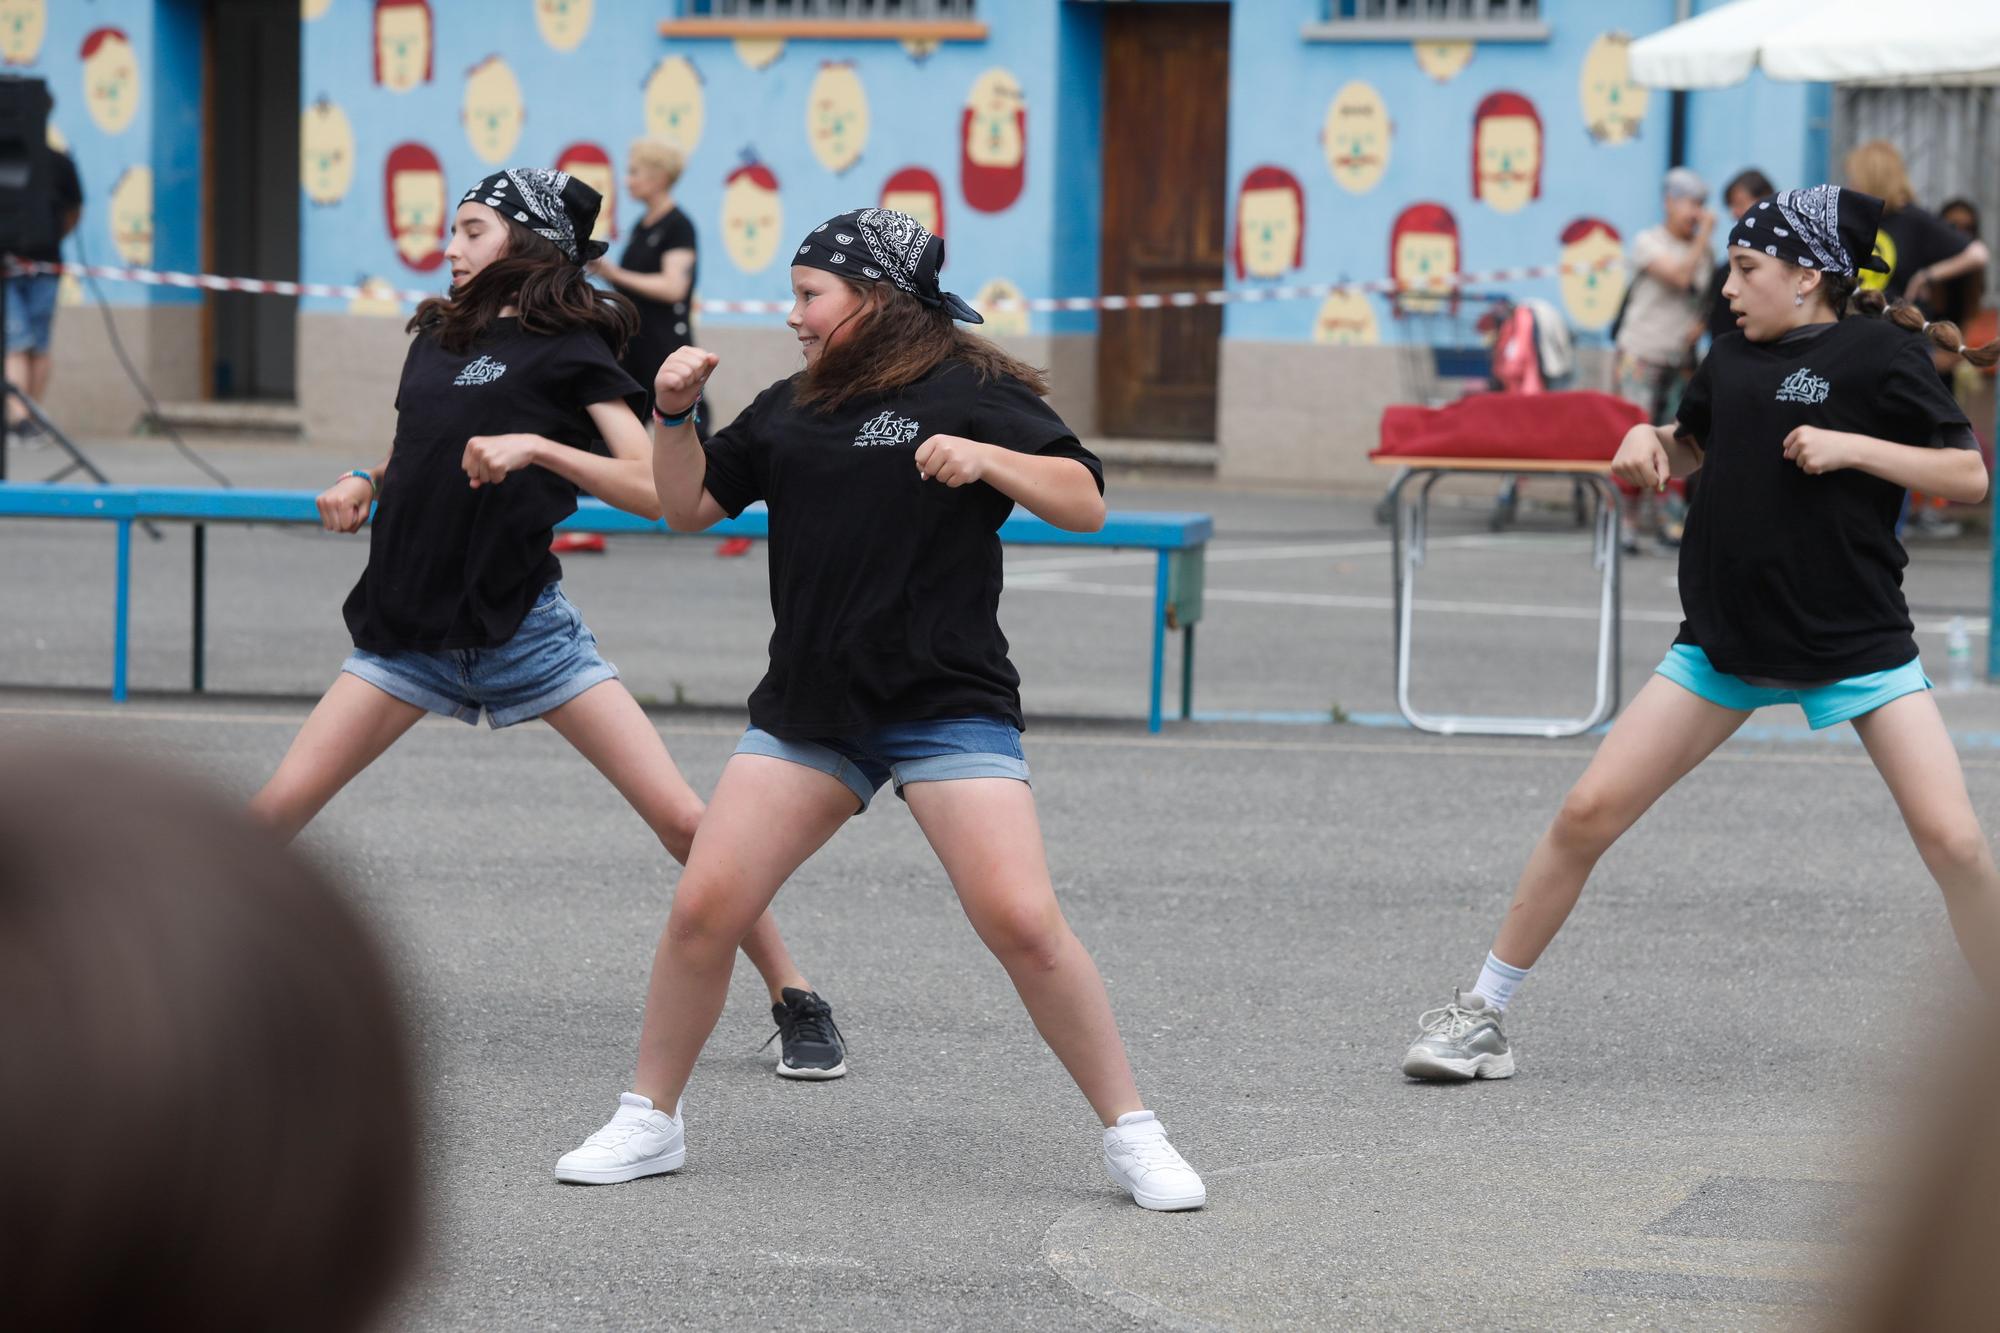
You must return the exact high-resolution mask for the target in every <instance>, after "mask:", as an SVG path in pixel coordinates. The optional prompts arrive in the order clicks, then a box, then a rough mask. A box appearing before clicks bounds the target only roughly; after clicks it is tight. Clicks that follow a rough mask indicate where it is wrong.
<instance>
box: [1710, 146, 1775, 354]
mask: <svg viewBox="0 0 2000 1333" xmlns="http://www.w3.org/2000/svg"><path fill="white" fill-rule="evenodd" d="M1777 192H1778V190H1777V187H1776V186H1774V185H1772V184H1771V178H1770V177H1768V176H1766V175H1765V174H1764V173H1763V172H1761V171H1759V170H1757V168H1755V167H1750V168H1747V169H1746V170H1743V171H1739V172H1737V173H1736V174H1735V175H1734V176H1731V177H1730V178H1729V184H1727V185H1725V186H1723V187H1722V206H1723V208H1725V209H1726V210H1728V213H1729V220H1730V221H1731V222H1734V221H1735V220H1736V219H1737V218H1740V217H1742V216H1743V215H1744V214H1745V213H1747V212H1749V211H1750V208H1751V206H1752V205H1753V204H1756V203H1758V202H1759V201H1761V200H1764V199H1769V198H1770V197H1771V196H1772V195H1774V194H1776V193H1777ZM1728 281H1729V256H1728V255H1724V256H1723V257H1722V262H1721V263H1719V264H1717V265H1716V266H1715V273H1714V275H1713V276H1712V277H1710V279H1709V282H1708V292H1707V294H1706V295H1704V296H1703V297H1702V298H1701V304H1702V309H1703V310H1704V311H1706V312H1707V315H1706V319H1705V320H1704V322H1705V323H1706V324H1707V326H1708V337H1709V341H1710V342H1713V341H1714V340H1715V339H1717V338H1720V337H1721V336H1722V335H1723V334H1725V333H1733V332H1735V330H1736V315H1735V313H1734V312H1733V311H1731V310H1730V308H1729V302H1727V301H1725V300H1723V299H1722V284H1724V283H1725V282H1728Z"/></svg>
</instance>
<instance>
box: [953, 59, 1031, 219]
mask: <svg viewBox="0 0 2000 1333" xmlns="http://www.w3.org/2000/svg"><path fill="white" fill-rule="evenodd" d="M959 138H960V143H961V145H962V152H961V155H960V160H959V186H960V188H961V189H963V190H964V191H965V202H966V203H968V204H971V205H972V206H973V207H974V208H976V209H978V210H979V211H980V212H982V213H998V212H1000V211H1001V210H1002V209H1005V208H1008V207H1011V206H1012V205H1013V203H1014V201H1015V200H1016V199H1019V198H1020V197H1021V187H1022V186H1023V185H1025V184H1026V183H1027V179H1028V175H1027V171H1028V162H1027V159H1028V105H1027V99H1026V98H1024V97H1023V96H1022V95H1021V83H1020V80H1018V79H1016V78H1015V77H1014V76H1013V75H1012V74H1010V73H1008V72H1007V71H1006V70H1004V69H989V70H987V71H986V72H985V73H984V74H981V75H980V76H979V77H978V78H977V79H975V80H974V81H973V84H972V93H971V95H970V96H968V97H967V98H966V99H965V118H964V121H963V122H962V129H961V131H960V135H959Z"/></svg>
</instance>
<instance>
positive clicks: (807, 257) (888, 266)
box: [792, 208, 986, 324]
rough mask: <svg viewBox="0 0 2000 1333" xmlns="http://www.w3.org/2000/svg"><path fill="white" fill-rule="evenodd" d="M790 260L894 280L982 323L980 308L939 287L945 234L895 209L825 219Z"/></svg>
mask: <svg viewBox="0 0 2000 1333" xmlns="http://www.w3.org/2000/svg"><path fill="white" fill-rule="evenodd" d="M792 262H793V263H794V264H804V265H805V266H806V267H808V268H817V269H824V270H826V271H827V272H828V273H838V274H839V275H840V276H841V277H843V278H853V279H854V280H855V281H857V282H892V283H894V284H895V285H896V287H897V288H898V289H899V290H901V291H905V292H908V293H909V294H910V295H912V296H914V297H916V298H917V300H919V301H921V302H923V303H924V304H925V305H927V306H929V307H930V308H931V309H933V310H944V311H947V312H949V313H950V315H951V317H952V318H953V319H957V320H963V321H964V322H965V323H967V324H984V323H985V322H986V321H985V320H984V319H981V318H980V315H979V312H978V311H977V310H974V309H973V308H972V307H971V306H969V305H967V304H966V303H965V302H964V301H962V300H960V299H959V298H958V297H956V296H954V295H952V293H950V292H947V291H943V290H941V289H940V288H939V286H938V271H939V270H940V269H942V268H943V267H944V238H943V237H941V236H933V235H931V234H930V233H929V232H928V231H926V230H924V224H923V223H921V222H919V221H917V220H916V219H915V218H913V217H911V216H910V215H909V214H908V213H898V212H897V211H896V210H894V209H893V208H863V209H857V210H856V211H854V212H852V213H842V214H840V215H838V216H836V217H831V218H828V219H827V220H826V221H825V222H822V223H820V224H819V225H818V226H817V227H814V228H813V229H812V234H811V235H809V236H807V237H806V239H805V244H803V245H801V246H800V247H799V249H798V253H797V254H795V255H793V256H792Z"/></svg>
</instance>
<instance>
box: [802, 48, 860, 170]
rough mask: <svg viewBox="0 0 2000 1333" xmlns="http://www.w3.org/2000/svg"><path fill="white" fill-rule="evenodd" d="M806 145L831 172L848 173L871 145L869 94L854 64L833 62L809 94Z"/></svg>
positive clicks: (815, 78)
mask: <svg viewBox="0 0 2000 1333" xmlns="http://www.w3.org/2000/svg"><path fill="white" fill-rule="evenodd" d="M806 142H807V143H809V144H811V145H812V151H813V156H814V157H816V158H818V159H819V164H820V165H821V166H823V167H825V168H826V169H827V170H828V171H831V172H833V173H835V174H836V175H837V174H839V173H840V172H843V171H845V170H847V169H848V168H849V167H851V166H853V165H854V163H855V161H856V160H857V159H858V158H859V157H860V156H861V149H862V147H863V146H864V145H865V144H866V143H867V142H868V93H867V90H866V89H864V88H862V86H861V78H860V76H859V75H857V74H856V73H855V72H854V62H853V61H851V60H829V61H826V62H824V63H823V64H821V65H820V67H819V73H818V74H816V75H815V76H813V84H812V89H811V91H809V92H808V93H807V94H806Z"/></svg>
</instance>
